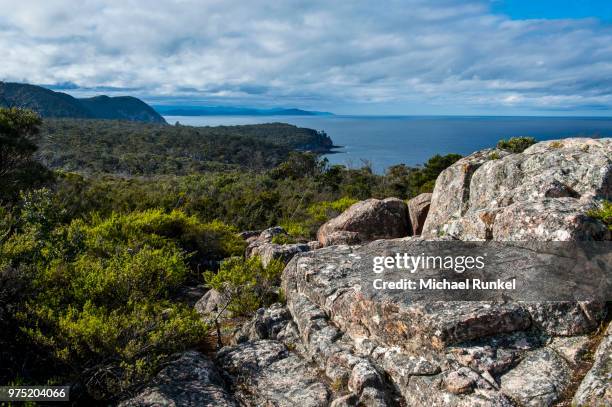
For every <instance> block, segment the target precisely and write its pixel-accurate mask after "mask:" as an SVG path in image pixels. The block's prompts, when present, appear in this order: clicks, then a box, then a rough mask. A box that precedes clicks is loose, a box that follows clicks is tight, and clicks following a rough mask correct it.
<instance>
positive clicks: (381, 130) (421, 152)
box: [165, 116, 612, 173]
mask: <svg viewBox="0 0 612 407" xmlns="http://www.w3.org/2000/svg"><path fill="white" fill-rule="evenodd" d="M165 119H166V120H167V121H168V123H175V122H177V121H178V122H180V123H181V124H184V125H192V126H220V125H228V126H229V125H239V124H257V123H271V122H283V123H290V124H293V125H296V126H300V127H308V128H311V129H316V130H323V131H325V132H326V133H327V134H328V135H329V136H330V137H331V138H332V140H333V141H334V144H336V145H339V146H342V148H339V149H338V150H336V151H337V153H336V154H328V155H326V156H325V157H326V158H327V159H328V160H329V161H330V163H331V164H344V165H348V166H350V167H360V166H362V165H363V163H364V162H367V163H369V164H370V165H372V168H373V169H374V171H375V172H377V173H382V172H384V170H385V169H386V168H388V167H389V166H391V165H395V164H402V163H403V164H407V165H410V166H416V165H419V164H423V163H424V162H425V161H427V159H428V158H429V157H431V156H433V155H435V154H448V153H458V154H462V155H466V154H470V153H471V152H473V151H476V150H479V149H482V148H486V147H493V146H495V144H496V143H497V141H498V140H499V139H502V138H509V137H516V136H531V137H535V138H536V139H537V140H551V139H557V138H566V137H586V136H590V137H612V117H609V118H599V117H585V118H582V117H490V116H488V117H468V116H419V117H416V116H166V117H165Z"/></svg>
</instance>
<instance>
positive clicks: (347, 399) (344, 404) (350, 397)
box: [329, 393, 359, 407]
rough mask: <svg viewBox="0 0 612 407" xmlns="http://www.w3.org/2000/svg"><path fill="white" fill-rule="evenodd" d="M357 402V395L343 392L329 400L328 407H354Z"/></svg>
mask: <svg viewBox="0 0 612 407" xmlns="http://www.w3.org/2000/svg"><path fill="white" fill-rule="evenodd" d="M358 403H359V397H357V396H356V395H354V394H352V393H351V394H345V395H344V396H341V397H338V398H337V399H335V400H334V401H332V402H331V404H330V405H329V407H356V406H357V405H358Z"/></svg>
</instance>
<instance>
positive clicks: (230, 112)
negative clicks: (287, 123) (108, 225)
mask: <svg viewBox="0 0 612 407" xmlns="http://www.w3.org/2000/svg"><path fill="white" fill-rule="evenodd" d="M154 107H155V110H157V111H158V112H159V113H160V114H163V115H165V116H331V115H333V113H329V112H314V111H309V110H302V109H284V108H274V109H256V108H253V107H232V106H154Z"/></svg>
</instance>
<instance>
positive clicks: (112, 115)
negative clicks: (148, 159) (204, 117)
mask: <svg viewBox="0 0 612 407" xmlns="http://www.w3.org/2000/svg"><path fill="white" fill-rule="evenodd" d="M0 107H18V108H27V109H31V110H32V111H35V112H37V113H38V114H40V115H41V116H42V117H45V118H50V117H78V118H88V119H115V120H134V121H141V122H151V123H166V121H165V120H164V118H163V117H162V116H160V115H159V113H157V112H156V111H155V110H153V108H152V107H151V106H149V105H147V104H146V103H144V102H143V101H142V100H140V99H137V98H134V97H129V96H121V97H108V96H96V97H92V98H86V99H76V98H74V97H72V96H70V95H68V94H66V93H62V92H54V91H52V90H49V89H46V88H43V87H41V86H36V85H29V84H26V83H10V82H0Z"/></svg>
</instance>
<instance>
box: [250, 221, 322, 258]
mask: <svg viewBox="0 0 612 407" xmlns="http://www.w3.org/2000/svg"><path fill="white" fill-rule="evenodd" d="M243 235H244V236H245V238H246V240H247V242H248V246H247V248H246V250H245V256H246V257H253V256H259V257H260V258H261V263H262V264H263V265H264V267H267V266H268V264H270V262H271V261H272V260H280V261H281V262H282V263H284V264H287V263H288V262H289V260H291V259H292V258H293V256H295V255H296V254H298V253H303V252H307V251H310V250H314V249H316V248H317V245H313V243H316V242H310V243H293V244H276V243H273V239H274V238H275V237H276V236H283V235H284V236H288V235H287V232H286V231H285V230H284V229H283V228H282V227H280V226H275V227H273V228H269V229H266V230H264V231H263V232H260V233H258V234H255V233H252V232H243Z"/></svg>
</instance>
